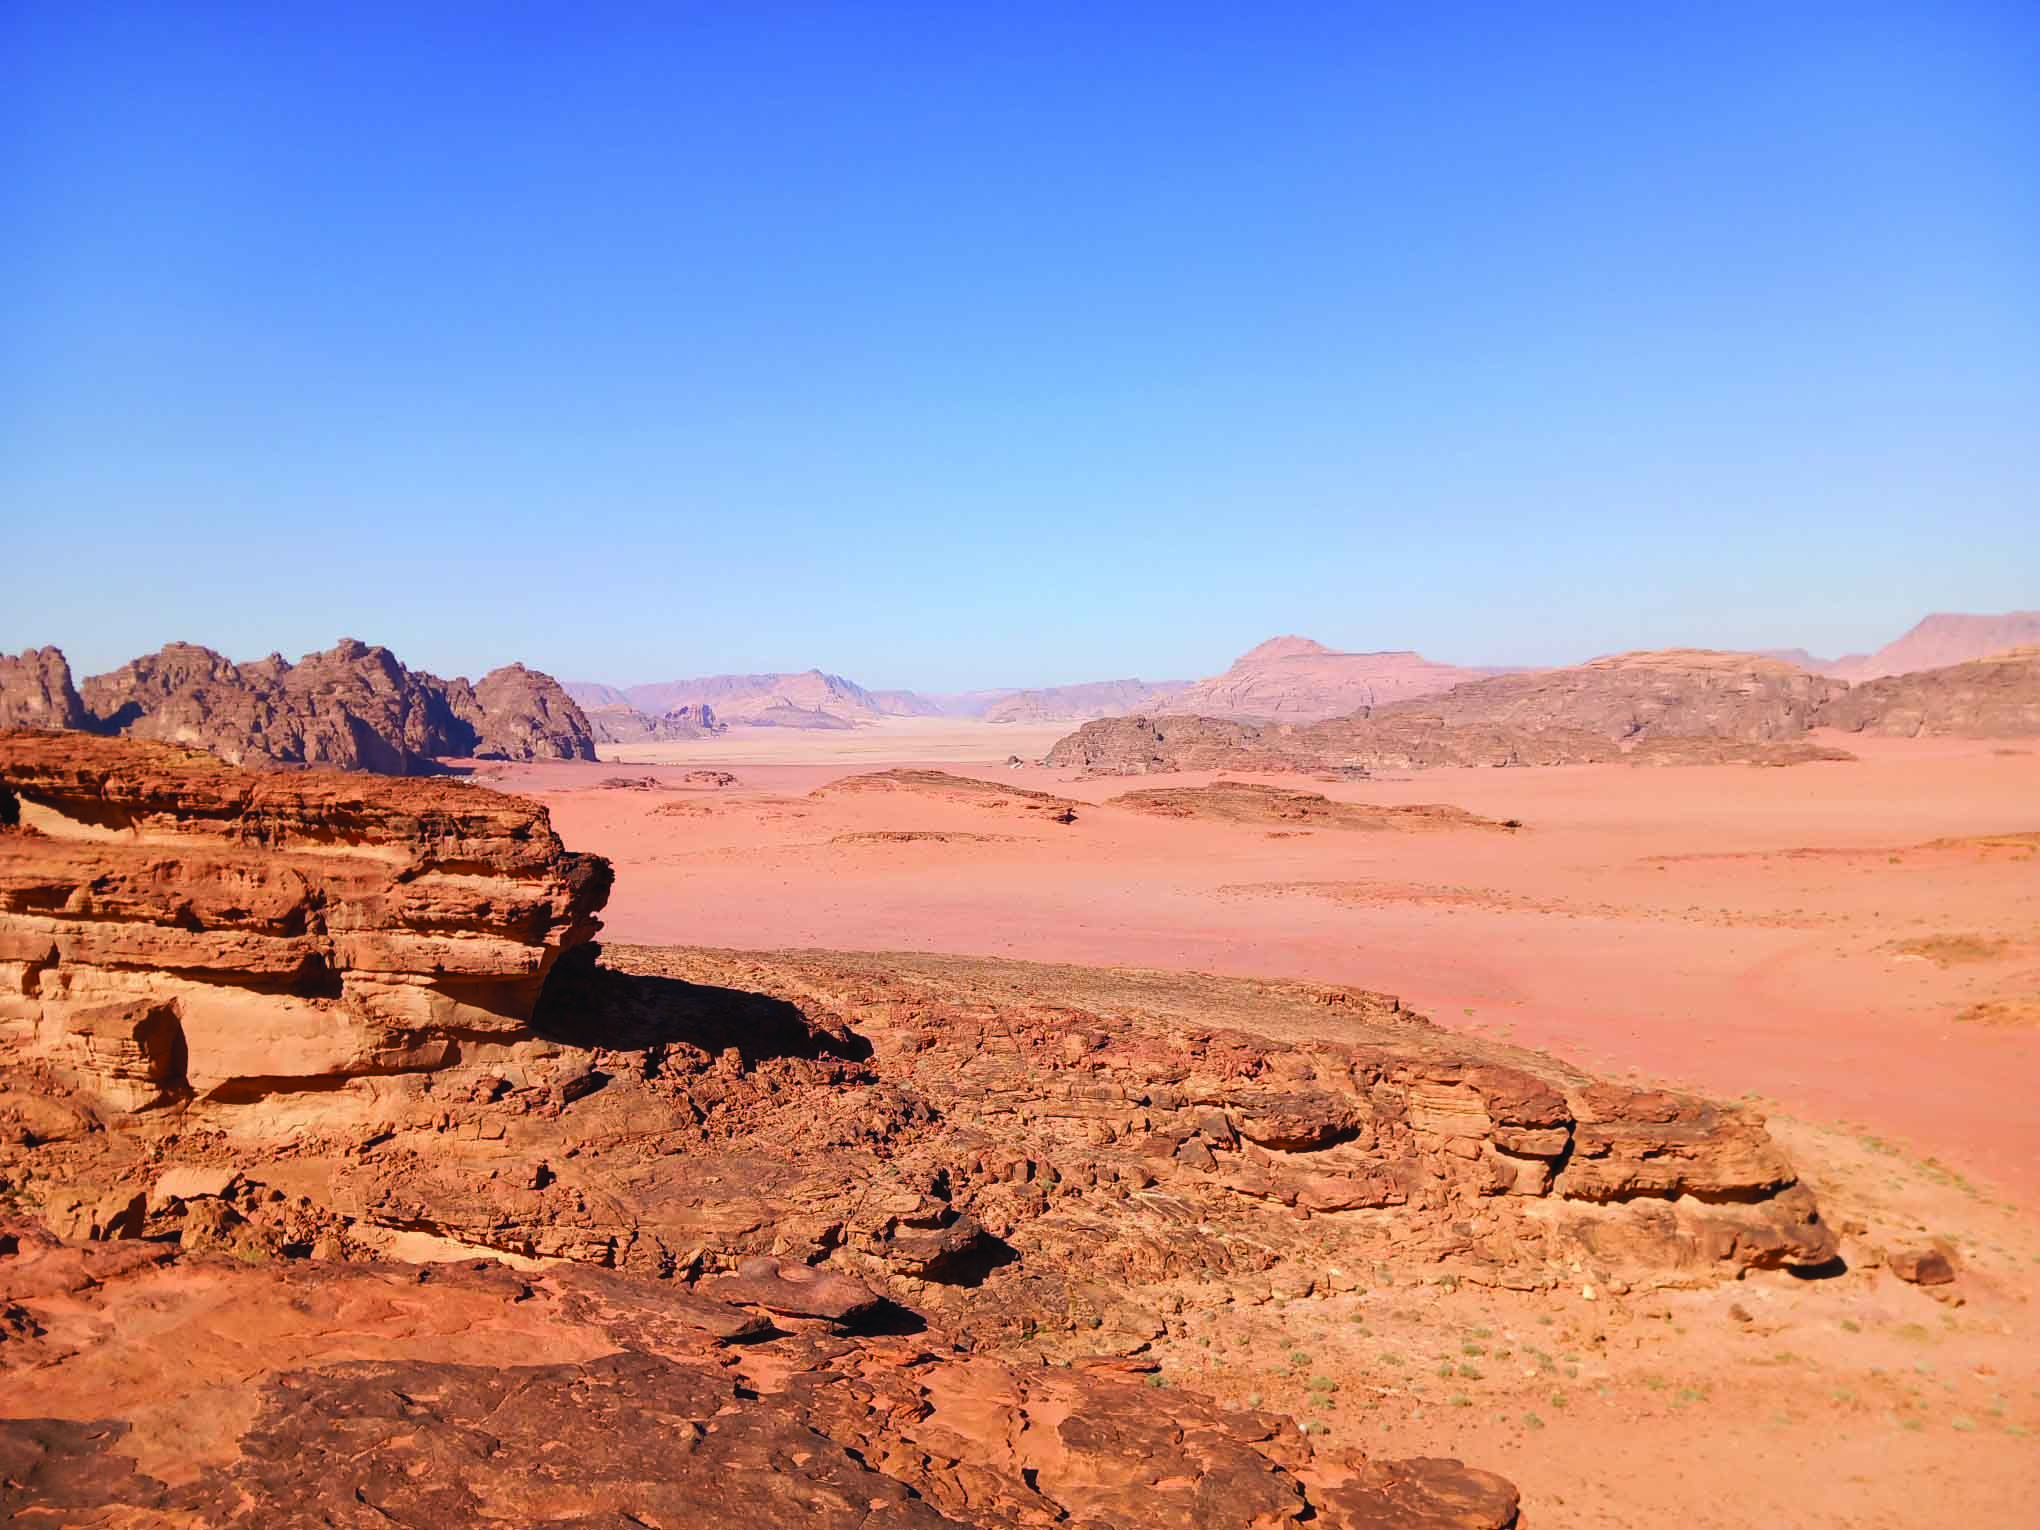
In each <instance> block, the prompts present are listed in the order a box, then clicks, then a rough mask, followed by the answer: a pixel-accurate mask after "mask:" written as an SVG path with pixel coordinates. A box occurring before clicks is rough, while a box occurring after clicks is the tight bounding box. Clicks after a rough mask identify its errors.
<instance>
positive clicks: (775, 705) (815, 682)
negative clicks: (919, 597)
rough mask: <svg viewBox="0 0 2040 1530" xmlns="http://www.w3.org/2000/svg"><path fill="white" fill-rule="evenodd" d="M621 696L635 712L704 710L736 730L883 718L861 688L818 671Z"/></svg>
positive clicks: (719, 678)
mask: <svg viewBox="0 0 2040 1530" xmlns="http://www.w3.org/2000/svg"><path fill="white" fill-rule="evenodd" d="M623 696H624V699H625V700H626V701H628V702H629V703H630V704H631V705H632V706H634V707H636V708H637V709H638V710H639V711H642V712H650V713H666V712H670V711H672V710H673V709H674V708H676V707H685V706H709V707H713V708H714V709H715V715H716V718H717V720H718V721H719V722H723V723H726V724H730V725H732V726H737V727H768V728H808V727H832V726H845V725H848V726H855V725H856V724H858V723H860V722H871V721H874V720H876V719H877V718H880V717H883V716H885V715H887V714H886V712H885V709H884V708H883V707H881V706H880V705H879V703H878V702H877V700H876V699H875V698H874V697H873V696H872V694H871V692H869V691H867V690H866V689H865V688H864V687H863V686H861V685H859V684H857V682H856V681H854V680H846V679H844V678H843V677H842V676H841V675H830V674H824V673H823V672H822V671H821V670H819V669H808V670H802V671H800V672H799V673H798V674H768V675H704V676H702V677H700V678H698V679H693V680H666V681H660V682H658V683H656V684H651V685H632V686H626V687H625V688H624V691H623Z"/></svg>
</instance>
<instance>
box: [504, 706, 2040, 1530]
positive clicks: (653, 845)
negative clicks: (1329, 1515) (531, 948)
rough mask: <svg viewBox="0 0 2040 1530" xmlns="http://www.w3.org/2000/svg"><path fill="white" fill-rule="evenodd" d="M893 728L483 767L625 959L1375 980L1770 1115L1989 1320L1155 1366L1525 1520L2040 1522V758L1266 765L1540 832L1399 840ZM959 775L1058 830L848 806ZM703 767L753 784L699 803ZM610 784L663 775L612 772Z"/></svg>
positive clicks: (1016, 734)
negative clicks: (1086, 968)
mask: <svg viewBox="0 0 2040 1530" xmlns="http://www.w3.org/2000/svg"><path fill="white" fill-rule="evenodd" d="M874 732H875V733H877V732H884V733H887V734H889V735H890V736H891V742H890V745H889V747H884V748H881V747H879V746H881V745H887V744H888V740H887V739H886V738H882V737H876V736H865V735H859V734H850V735H785V736H773V737H771V738H770V739H765V740H761V739H760V738H759V735H758V732H756V731H754V732H753V733H751V734H749V735H745V734H742V733H739V734H738V735H736V742H735V743H733V742H732V741H731V739H730V738H728V737H725V738H723V739H717V740H714V741H710V742H709V743H708V744H706V745H704V746H702V747H701V748H700V749H699V750H698V751H697V750H696V749H695V748H693V747H692V746H684V745H667V746H661V747H660V749H659V751H658V753H659V755H660V757H661V758H662V759H664V760H668V761H672V762H674V763H671V764H659V765H652V764H645V763H641V762H633V763H630V764H612V765H603V766H594V767H590V766H529V767H514V768H510V769H505V770H502V771H494V772H491V773H490V775H489V779H490V781H491V784H495V785H500V786H503V787H506V788H508V789H512V790H519V791H524V792H528V793H530V794H532V795H534V796H538V797H540V798H542V799H544V800H545V801H546V802H547V803H548V804H549V806H550V807H551V809H552V813H553V820H554V823H555V825H556V826H557V827H558V829H559V830H560V832H561V834H562V835H563V837H564V838H565V839H566V841H567V842H568V843H569V844H570V845H573V846H575V847H577V848H586V849H592V850H598V851H601V852H602V853H604V854H606V855H609V856H610V857H612V858H613V859H614V860H615V862H616V865H617V871H618V879H617V887H616V892H615V895H614V897H613V899H612V901H611V905H610V910H609V913H608V914H607V916H606V918H607V923H608V932H609V934H610V935H611V936H612V937H613V938H615V939H617V940H619V941H627V942H643V943H652V944H664V943H675V944H678V943H686V944H708V945H724V946H737V947H753V948H758V947H782V946H830V947H837V948H849V949H862V950H916V951H929V952H950V953H982V954H989V955H998V956H1015V957H1026V958H1031V959H1038V960H1049V961H1065V962H1079V963H1086V964H1093V965H1129V966H1143V967H1160V968H1171V969H1179V970H1195V971H1209V972H1223V973H1230V974H1240V975H1260V976H1272V977H1297V978H1309V979H1316V980H1326V981H1337V982H1342V983H1353V984H1358V985H1361V986H1365V987H1369V988H1374V989H1379V990H1385V991H1388V992H1392V993H1395V994H1397V995H1399V996H1400V997H1401V998H1402V999H1403V1000H1404V1002H1406V1003H1407V1004H1409V1005H1410V1006H1411V1007H1413V1008H1416V1009H1418V1010H1421V1011H1423V1012H1425V1013H1427V1014H1429V1015H1431V1016H1432V1017H1433V1018H1434V1019H1436V1020H1437V1021H1439V1022H1440V1023H1441V1024H1444V1025H1447V1026H1452V1027H1456V1028H1462V1029H1465V1030H1469V1031H1483V1032H1487V1033H1489V1034H1497V1035H1502V1036H1505V1037H1507V1038H1508V1039H1509V1040H1512V1041H1514V1042H1517V1043H1519V1044H1524V1045H1529V1046H1534V1047H1539V1048H1543V1049H1547V1050H1549V1051H1552V1052H1554V1053H1557V1054H1559V1055H1562V1056H1565V1057H1568V1058H1570V1059H1571V1060H1573V1061H1575V1062H1578V1063H1581V1064H1583V1065H1587V1066H1591V1067H1594V1068H1597V1069H1599V1070H1601V1071H1604V1072H1609V1073H1613V1074H1617V1075H1623V1076H1630V1075H1634V1076H1638V1077H1641V1078H1645V1079H1650V1080H1662V1081H1666V1082H1669V1083H1673V1084H1680V1085H1686V1086H1690V1087H1694V1088H1698V1089H1702V1090H1705V1091H1707V1092H1710V1093H1714V1094H1718V1095H1724V1096H1729V1097H1735V1098H1745V1099H1750V1100H1754V1101H1756V1102H1758V1103H1759V1104H1760V1105H1761V1107H1762V1108H1763V1109H1764V1110H1765V1111H1766V1112H1767V1113H1769V1114H1770V1116H1771V1118H1772V1124H1773V1127H1774V1129H1775V1130H1777V1131H1778V1133H1779V1134H1780V1136H1781V1137H1782V1138H1783V1139H1784V1140H1785V1142H1786V1143H1787V1145H1788V1147H1789V1148H1790V1149H1791V1150H1792V1151H1793V1153H1794V1154H1795V1156H1796V1158H1797V1159H1798V1161H1799V1163H1800V1164H1801V1166H1802V1169H1803V1170H1804V1172H1805V1173H1806V1176H1807V1177H1808V1179H1809V1181H1810V1182H1811V1183H1812V1184H1813V1185H1814V1187H1815V1189H1816V1191H1817V1192H1818V1193H1819V1195H1820V1196H1821V1199H1822V1202H1823V1205H1824V1206H1825V1207H1826V1208H1827V1210H1828V1213H1829V1216H1830V1219H1831V1220H1835V1221H1837V1222H1839V1223H1840V1224H1841V1225H1842V1226H1843V1229H1844V1231H1845V1232H1853V1234H1854V1236H1855V1239H1856V1245H1855V1246H1858V1247H1864V1248H1867V1247H1870V1246H1872V1245H1874V1244H1876V1243H1877V1242H1879V1241H1880V1240H1883V1241H1888V1242H1891V1243H1893V1244H1894V1245H1896V1244H1897V1243H1898V1242H1900V1241H1903V1240H1907V1239H1910V1240H1911V1241H1912V1242H1914V1243H1916V1244H1917V1243H1923V1242H1925V1241H1927V1240H1929V1239H1935V1240H1939V1241H1941V1242H1942V1243H1943V1244H1944V1245H1945V1246H1947V1247H1948V1248H1949V1249H1950V1250H1951V1251H1953V1252H1954V1254H1955V1255H1956V1257H1957V1260H1958V1262H1959V1263H1960V1265H1961V1266H1962V1268H1963V1278H1962V1281H1961V1283H1960V1286H1959V1288H1958V1289H1959V1290H1960V1291H1961V1292H1962V1294H1963V1296H1964V1298H1965V1301H1964V1304H1963V1305H1961V1306H1954V1305H1947V1304H1937V1303H1936V1302H1934V1301H1932V1300H1930V1299H1929V1297H1928V1296H1927V1295H1925V1294H1923V1293H1922V1292H1921V1291H1919V1290H1916V1289H1914V1288H1912V1287H1908V1286H1904V1285H1901V1284H1900V1283H1898V1282H1896V1281H1895V1280H1893V1279H1892V1278H1891V1277H1889V1276H1888V1275H1886V1274H1884V1273H1883V1272H1882V1271H1880V1270H1877V1269H1875V1268H1873V1267H1870V1264H1869V1263H1868V1262H1861V1263H1859V1264H1858V1265H1857V1267H1855V1268H1852V1270H1851V1271H1850V1273H1848V1274H1847V1275H1844V1276H1840V1277H1837V1278H1835V1279H1830V1280H1823V1281H1817V1282H1805V1281H1794V1280H1790V1279H1788V1278H1786V1277H1783V1276H1776V1277H1756V1278H1753V1279H1752V1280H1750V1281H1746V1282H1742V1283H1739V1284H1733V1285H1729V1286H1726V1287H1718V1288H1715V1289H1711V1290H1699V1291H1686V1292H1671V1293H1662V1294H1658V1295H1652V1296H1643V1295H1636V1296H1626V1297H1619V1298H1614V1299H1611V1297H1610V1294H1609V1293H1605V1292H1603V1293H1597V1294H1596V1297H1595V1298H1594V1299H1593V1300H1589V1299H1587V1298H1586V1296H1585V1295H1584V1294H1583V1292H1580V1291H1576V1292H1572V1293H1569V1294H1567V1295H1565V1296H1563V1297H1560V1298H1553V1297H1549V1296H1543V1297H1531V1296H1524V1295H1521V1294H1512V1293H1504V1292H1480V1291H1461V1290H1451V1291H1448V1290H1445V1289H1443V1288H1441V1287H1437V1286H1433V1285H1419V1286H1410V1285H1407V1284H1405V1285H1403V1286H1400V1287H1377V1288H1370V1283H1369V1282H1368V1281H1366V1280H1364V1279H1363V1280H1360V1281H1359V1282H1358V1285H1359V1286H1360V1287H1361V1289H1359V1290H1358V1291H1350V1290H1335V1289H1331V1288H1329V1287H1326V1286H1320V1288H1318V1289H1316V1290H1312V1291H1301V1290H1293V1291H1287V1292H1284V1291H1275V1290H1271V1291H1270V1292H1268V1293H1267V1297H1266V1300H1265V1302H1262V1303H1258V1304H1251V1305H1248V1306H1244V1307H1236V1308H1233V1309H1230V1310H1229V1313H1228V1316H1227V1317H1226V1319H1225V1320H1224V1321H1223V1322H1221V1323H1219V1324H1218V1325H1216V1327H1215V1328H1214V1329H1213V1331H1210V1332H1201V1333H1200V1332H1187V1331H1183V1332H1172V1333H1171V1335H1170V1336H1169V1338H1168V1339H1167V1340H1166V1341H1165V1342H1164V1344H1163V1346H1162V1348H1161V1350H1160V1351H1159V1358H1160V1359H1161V1360H1162V1362H1163V1370H1162V1372H1161V1377H1162V1380H1163V1382H1164V1384H1174V1383H1176V1382H1179V1381H1180V1382H1181V1383H1182V1384H1185V1385H1192V1386H1196V1387H1198V1388H1199V1389H1200V1390H1206V1391H1213V1392H1217V1393H1220V1394H1221V1395H1229V1396H1238V1397H1241V1398H1245V1397H1247V1396H1250V1395H1253V1394H1259V1395H1260V1396H1261V1397H1262V1400H1263V1401H1264V1402H1266V1403H1268V1404H1270V1405H1279V1406H1281V1407H1284V1408H1286V1409H1290V1410H1293V1411H1296V1412H1298V1413H1299V1414H1302V1415H1307V1416H1312V1417H1316V1418H1318V1419H1319V1420H1321V1421H1322V1422H1323V1423H1324V1424H1325V1425H1326V1426H1327V1427H1329V1428H1331V1429H1334V1430H1336V1431H1340V1432H1348V1431H1350V1432H1351V1433H1352V1434H1354V1435H1355V1436H1356V1437H1358V1438H1361V1439H1362V1440H1364V1441H1365V1442H1366V1443H1368V1444H1369V1445H1370V1447H1377V1448H1380V1449H1384V1450H1388V1449H1393V1450H1398V1451H1403V1452H1417V1453H1424V1452H1430V1453H1453V1454H1463V1455H1464V1456H1465V1457H1466V1458H1467V1459H1470V1460H1476V1461H1479V1462H1481V1463H1482V1464H1485V1465H1489V1466H1493V1467H1495V1468H1496V1469H1498V1470H1501V1471H1503V1472H1506V1473H1507V1474H1509V1475H1510V1476H1512V1477H1513V1478H1515V1480H1517V1481H1518V1482H1519V1483H1521V1484H1522V1485H1523V1487H1524V1488H1525V1491H1526V1502H1527V1503H1528V1505H1529V1508H1530V1511H1531V1516H1532V1521H1531V1522H1532V1523H1537V1524H1547V1525H1548V1524H1568V1525H1579V1526H1609V1527H1615V1526H1631V1525H1639V1524H1645V1523H1681V1524H1691V1525H1710V1526H1714V1525H1718V1526H1722V1527H1729V1526H1743V1525H1750V1524H1758V1523H1763V1524H1769V1525H1774V1526H1828V1525H1845V1524H1846V1525H1850V1526H1882V1525H1890V1526H1925V1525H1944V1524H1951V1523H1976V1524H2005V1525H2011V1524H2033V1523H2040V1519H2036V1511H2035V1510H2034V1508H2033V1505H2032V1503H2031V1500H2030V1496H2029V1495H2028V1494H2027V1493H2026V1491H2025V1484H2026V1483H2028V1482H2030V1481H2031V1480H2033V1478H2034V1476H2035V1474H2036V1473H2040V1448H2036V1444H2040V1338H2036V1336H2035V1334H2034V1332H2033V1324H2032V1306H2031V1299H2032V1297H2033V1295H2034V1293H2035V1291H2036V1290H2040V1222H2036V1219H2035V1218H2034V1216H2033V1214H2032V1212H2031V1210H2030V1208H2031V1207H2032V1206H2033V1205H2034V1204H2035V1203H2036V1201H2040V1108H2036V1107H2035V1104H2034V1101H2035V1099H2036V1084H2040V752H2035V751H2034V750H2032V749H2030V748H2027V747H2024V746H2018V747H2014V746H2007V745H1993V744H1989V743H1975V742H1955V741H1934V742H1917V741H1894V740H1877V739H1871V740H1860V739H1850V740H1848V741H1846V742H1847V746H1848V747H1849V748H1851V749H1853V750H1856V751H1857V752H1858V753H1859V754H1860V755H1861V759H1860V760H1859V761H1857V762H1855V763H1850V764H1819V765H1805V766H1798V767H1793V768H1789V769H1757V768H1752V767H1749V766H1722V767H1702V768H1685V769H1677V768H1674V769H1633V768H1629V767H1612V766H1602V767H1578V768H1557V769H1543V770H1485V771H1471V770H1466V771H1459V770H1439V771H1428V772H1424V773H1421V774H1417V775H1413V776H1411V777H1408V778H1398V779H1383V778H1376V779H1374V780H1369V781H1353V782H1321V781H1315V780H1311V779H1308V778H1302V777H1295V776H1289V777H1272V776H1271V777H1252V778H1249V779H1257V780H1263V781H1267V782H1269V783H1270V784H1274V785H1279V786H1284V787H1288V788H1291V789H1300V790H1307V791H1314V792H1322V793H1324V794H1325V795H1326V796H1328V797H1331V798H1334V799H1337V800H1340V801H1345V802H1355V803H1369V804H1378V805H1391V806H1393V805H1409V804H1417V803H1447V804H1451V805H1454V806H1456V807H1459V808H1464V809H1467V810H1469V811H1471V812H1473V813H1477V814H1481V815H1483V816H1485V817H1488V818H1491V819H1497V820H1500V819H1514V820H1517V821H1519V822H1520V823H1521V825H1522V827H1521V828H1520V829H1518V830H1514V831H1501V830H1496V829H1451V828H1444V829H1440V828H1427V829H1422V830H1417V831H1403V830H1396V829H1383V830H1354V829H1341V828H1331V827H1323V826H1311V825H1285V824H1265V823H1244V824H1243V823H1236V822H1218V821H1207V820H1203V819H1198V818H1171V817H1155V816H1149V815H1144V814H1140V813H1136V812H1133V811H1130V810H1128V809H1127V808H1124V807H1119V806H1114V805H1113V804H1112V803H1111V801H1110V799H1111V798H1113V797H1116V796H1118V795H1120V794H1122V793H1125V792H1129V791H1133V790H1136V789H1141V788H1145V787H1154V786H1169V787H1182V786H1196V785H1200V784H1203V783H1205V782H1208V781H1209V780H1211V779H1212V777H1211V776H1209V775H1185V776H1168V777H1155V778H1149V779H1144V780H1143V779H1110V780H1082V779H1077V778H1075V777H1074V776H1073V775H1071V774H1070V773H1066V772H1057V771H1051V770H1047V769H1044V768H1040V767H1032V766H1030V767H1026V768H1021V769H1012V770H1008V769H1005V768H1003V767H1002V766H997V765H995V764H991V763H988V762H994V761H1000V760H1003V759H1004V758H1005V757H1006V755H1007V754H1009V753H1017V754H1021V755H1023V756H1027V757H1030V758H1031V757H1033V756H1034V755H1035V754H1037V753H1038V752H1039V751H1040V750H1041V749H1042V748H1044V747H1045V743H1044V742H1042V741H1041V740H1039V739H1035V738H1032V737H1031V736H1030V735H1028V734H1026V733H1023V732H1020V731H1016V730H1008V729H1004V728H999V729H992V728H984V727H979V728H976V729H969V728H958V727H957V726H956V725H954V724H946V725H941V726H909V727H906V728H903V729H901V730H897V731H895V730H874ZM747 748H748V757H745V756H746V750H747ZM871 750H876V751H877V752H875V753H874V752H867V751H871ZM938 763H939V764H942V765H945V766H946V767H947V768H949V769H951V770H953V771H955V772H956V773H958V774H968V775H974V776H977V777H979V778H981V779H990V780H994V781H996V782H998V783H1000V784H1002V785H1005V786H1013V787H1025V788H1031V789H1033V790H1036V791H1042V792H1049V793H1053V794H1056V795H1058V796H1061V797H1065V798H1069V799H1073V800H1074V801H1075V802H1076V804H1077V810H1076V811H1077V816H1076V819H1075V821H1074V822H1071V823H1067V824H1065V823H1058V822H1055V821H1053V820H1052V819H1051V818H1050V817H1049V816H1047V815H1046V814H1043V813H1041V812H1038V811H1031V810H1029V809H1030V804H1028V803H1027V802H1026V801H1024V800H1023V799H1019V798H1016V797H1005V798H1003V799H1002V798H1001V797H1000V796H998V795H993V796H989V797H987V796H985V795H983V794H978V795H977V796H971V795H968V794H962V793H950V792H944V791H932V792H930V791H918V790H899V791H855V790H848V791H846V790H823V789H824V788H827V787H829V786H830V784H831V783H833V782H837V781H839V780H841V779H843V778H845V777H848V776H853V775H855V774H857V773H859V772H865V771H870V770H874V769H878V768H881V767H884V766H890V765H901V764H912V765H915V766H919V767H925V766H928V765H930V764H938ZM711 764H713V765H715V766H716V767H718V768H721V769H725V770H728V771H730V772H732V773H734V774H735V775H736V776H737V778H738V780H737V784H735V785H734V786H729V787H724V788H720V789H716V788H705V787H683V786H681V785H679V784H678V782H679V778H680V776H681V775H682V774H683V773H684V771H685V770H686V769H687V768H694V767H700V766H704V765H711ZM618 776H628V777H631V778H641V779H642V778H648V779H650V780H652V781H654V782H655V783H657V784H656V785H653V786H650V787H647V786H643V785H638V786H629V787H626V786H605V785H601V784H598V783H600V782H602V781H604V780H606V779H609V778H613V777H618ZM817 793H819V795H817ZM1352 1283H1353V1282H1350V1281H1344V1282H1341V1283H1340V1284H1352Z"/></svg>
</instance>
